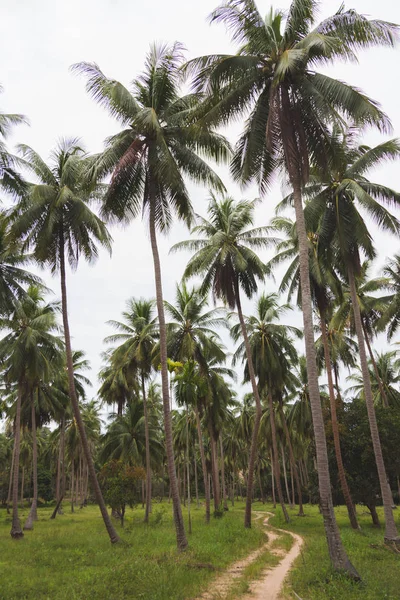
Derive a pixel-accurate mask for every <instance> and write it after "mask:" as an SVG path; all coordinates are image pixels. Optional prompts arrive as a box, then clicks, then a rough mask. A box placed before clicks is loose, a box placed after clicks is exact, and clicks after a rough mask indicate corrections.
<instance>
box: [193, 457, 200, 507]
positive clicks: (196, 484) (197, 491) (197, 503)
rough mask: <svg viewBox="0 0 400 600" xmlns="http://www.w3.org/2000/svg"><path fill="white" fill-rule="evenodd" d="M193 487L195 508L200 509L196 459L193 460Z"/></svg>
mask: <svg viewBox="0 0 400 600" xmlns="http://www.w3.org/2000/svg"><path fill="white" fill-rule="evenodd" d="M193 462H194V487H195V491H196V507H197V508H200V502H199V482H198V479H197V460H196V457H195V458H194V461H193Z"/></svg>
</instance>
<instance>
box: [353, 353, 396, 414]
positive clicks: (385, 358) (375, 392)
mask: <svg viewBox="0 0 400 600" xmlns="http://www.w3.org/2000/svg"><path fill="white" fill-rule="evenodd" d="M375 359H376V360H375V364H376V367H377V371H378V377H379V382H378V379H377V376H376V373H375V369H374V368H373V366H372V362H371V361H369V377H370V380H371V388H372V396H373V399H374V405H375V406H383V407H384V408H388V407H389V406H394V407H400V392H399V390H398V389H397V388H398V385H399V382H400V374H399V362H398V352H397V351H391V352H381V353H378V352H375ZM395 359H397V360H395ZM347 381H348V382H352V383H353V384H354V385H353V386H351V387H350V388H348V389H347V393H348V394H352V395H355V396H356V397H357V398H361V399H362V400H364V401H365V390H364V381H363V377H362V372H361V370H360V368H358V369H357V372H355V373H352V374H350V375H349V376H348V377H347ZM382 387H383V389H384V391H385V397H384V398H383V397H382V392H381V388H382Z"/></svg>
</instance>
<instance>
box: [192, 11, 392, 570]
mask: <svg viewBox="0 0 400 600" xmlns="http://www.w3.org/2000/svg"><path fill="white" fill-rule="evenodd" d="M317 8H318V2H317V1H316V0H293V1H292V3H291V5H290V8H289V11H288V13H287V17H286V20H285V26H284V28H283V27H282V24H283V13H282V12H274V11H272V10H271V11H270V13H269V14H268V15H267V16H266V18H265V19H263V18H262V16H261V15H260V13H259V11H258V9H257V7H256V5H255V2H254V0H226V2H224V3H223V4H222V5H221V6H220V7H219V8H217V9H216V10H215V11H214V12H213V13H212V14H211V21H212V22H222V23H224V24H225V25H226V26H227V28H228V30H229V32H230V34H231V37H232V38H233V41H234V42H236V43H239V44H240V49H239V51H238V53H237V54H236V55H233V56H227V55H222V56H221V55H213V56H206V57H201V58H198V59H195V60H194V61H191V62H190V63H189V65H188V67H187V71H189V72H194V74H195V78H194V87H195V90H204V91H205V92H206V93H207V94H208V98H207V100H206V102H205V103H204V105H203V115H204V117H203V118H204V121H205V122H206V123H208V124H210V125H211V124H213V123H218V124H221V123H223V124H226V123H227V122H229V121H230V120H231V119H232V118H235V117H239V116H240V115H242V114H246V115H248V118H247V121H246V124H245V130H244V132H243V134H242V136H241V137H240V139H239V141H238V143H237V146H236V152H235V155H234V158H233V162H232V173H233V175H234V177H235V179H237V180H238V181H240V182H241V183H242V184H248V183H250V182H252V181H255V182H257V184H258V186H259V188H260V190H261V192H265V191H266V190H267V189H268V186H269V183H270V181H271V177H272V175H273V174H274V172H275V171H276V169H277V168H279V167H282V166H283V167H284V169H285V171H286V172H287V174H288V177H289V181H290V185H291V186H292V189H293V192H294V193H293V198H294V205H295V211H296V227H297V232H298V238H299V254H300V279H301V287H302V308H303V319H304V337H305V346H306V358H307V370H308V378H309V387H310V398H311V407H312V413H313V423H314V430H315V441H316V451H317V463H318V476H319V482H320V486H319V487H320V495H321V510H322V514H323V517H324V524H325V530H326V535H327V540H328V548H329V554H330V557H331V561H332V563H333V565H334V567H335V568H336V569H345V570H346V571H347V572H348V573H349V574H351V575H352V576H354V577H356V578H358V574H357V573H356V571H355V569H354V568H353V567H352V565H351V564H350V561H349V560H348V557H347V556H346V554H345V551H344V549H343V545H342V543H341V541H340V535H339V530H338V527H337V524H336V520H335V516H334V512H333V507H332V499H331V491H330V478H329V466H328V456H327V449H326V439H325V432H324V424H323V416H322V410H321V407H320V402H319V387H318V373H317V366H316V359H315V347H314V330H313V317H312V303H311V290H310V284H309V270H308V244H307V232H306V227H305V221H304V214H303V205H302V186H303V185H304V184H305V183H306V182H307V181H308V178H309V163H310V160H312V161H313V162H317V163H319V164H322V165H325V164H326V163H327V162H328V161H329V156H330V154H331V152H330V150H331V149H330V147H329V139H328V137H327V131H328V127H330V125H331V124H332V122H340V123H342V116H343V115H344V116H349V117H351V118H352V119H353V120H355V121H356V122H357V124H374V125H375V124H377V125H378V126H379V127H380V128H381V129H385V128H387V127H388V120H387V118H386V116H385V115H384V114H383V113H382V112H381V111H380V110H379V108H378V107H377V105H376V103H374V102H372V101H370V100H369V99H368V98H366V97H365V96H364V95H363V94H362V93H360V92H359V90H356V89H354V88H352V87H351V86H348V85H346V84H345V83H343V82H341V81H338V80H335V79H332V78H331V77H328V76H327V75H324V74H322V73H320V72H318V71H317V69H318V67H319V66H320V65H323V66H325V65H326V64H330V63H332V62H334V61H335V60H336V59H337V58H345V59H348V58H354V57H355V51H357V50H358V49H360V48H365V47H370V46H373V45H377V44H382V45H387V46H392V45H393V44H394V40H395V36H396V26H394V25H392V24H390V23H386V22H383V21H369V20H368V19H366V18H365V17H362V16H360V15H358V14H357V13H356V12H355V11H353V10H351V11H348V12H345V11H344V8H343V7H341V8H340V9H339V11H338V12H337V13H336V14H335V15H333V16H332V17H330V18H328V19H326V20H325V21H323V22H322V23H320V24H319V25H315V17H316V11H317Z"/></svg>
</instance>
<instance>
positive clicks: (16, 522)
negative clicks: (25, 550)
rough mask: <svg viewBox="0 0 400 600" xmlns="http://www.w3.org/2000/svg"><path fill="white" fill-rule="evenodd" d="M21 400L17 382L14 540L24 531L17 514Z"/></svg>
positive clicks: (13, 498) (20, 388) (13, 491)
mask: <svg viewBox="0 0 400 600" xmlns="http://www.w3.org/2000/svg"><path fill="white" fill-rule="evenodd" d="M21 402H22V383H21V382H20V383H19V384H18V396H17V407H16V412H15V430H14V431H15V434H14V449H15V452H14V473H13V490H12V505H13V513H12V525H11V532H10V533H11V537H12V538H14V539H15V540H18V539H19V538H22V537H23V535H24V533H23V531H22V529H21V522H20V520H19V516H18V477H19V453H20V448H21Z"/></svg>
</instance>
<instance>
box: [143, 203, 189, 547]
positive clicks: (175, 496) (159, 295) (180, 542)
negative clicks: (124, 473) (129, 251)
mask: <svg viewBox="0 0 400 600" xmlns="http://www.w3.org/2000/svg"><path fill="white" fill-rule="evenodd" d="M149 229H150V242H151V249H152V253H153V262H154V278H155V284H156V301H157V312H158V321H159V326H160V360H161V387H162V397H163V408H164V429H165V445H166V451H167V463H168V475H169V482H170V489H171V496H172V504H173V513H174V522H175V528H176V542H177V546H178V550H185V548H186V547H187V545H188V542H187V539H186V534H185V526H184V523H183V517H182V508H181V504H180V501H179V490H178V482H177V479H176V469H175V461H174V447H173V439H172V420H171V411H170V405H169V391H168V366H167V330H166V326H165V315H164V300H163V291H162V281H161V265H160V256H159V254H158V247H157V236H156V222H155V214H154V202H153V201H152V199H150V215H149Z"/></svg>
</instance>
